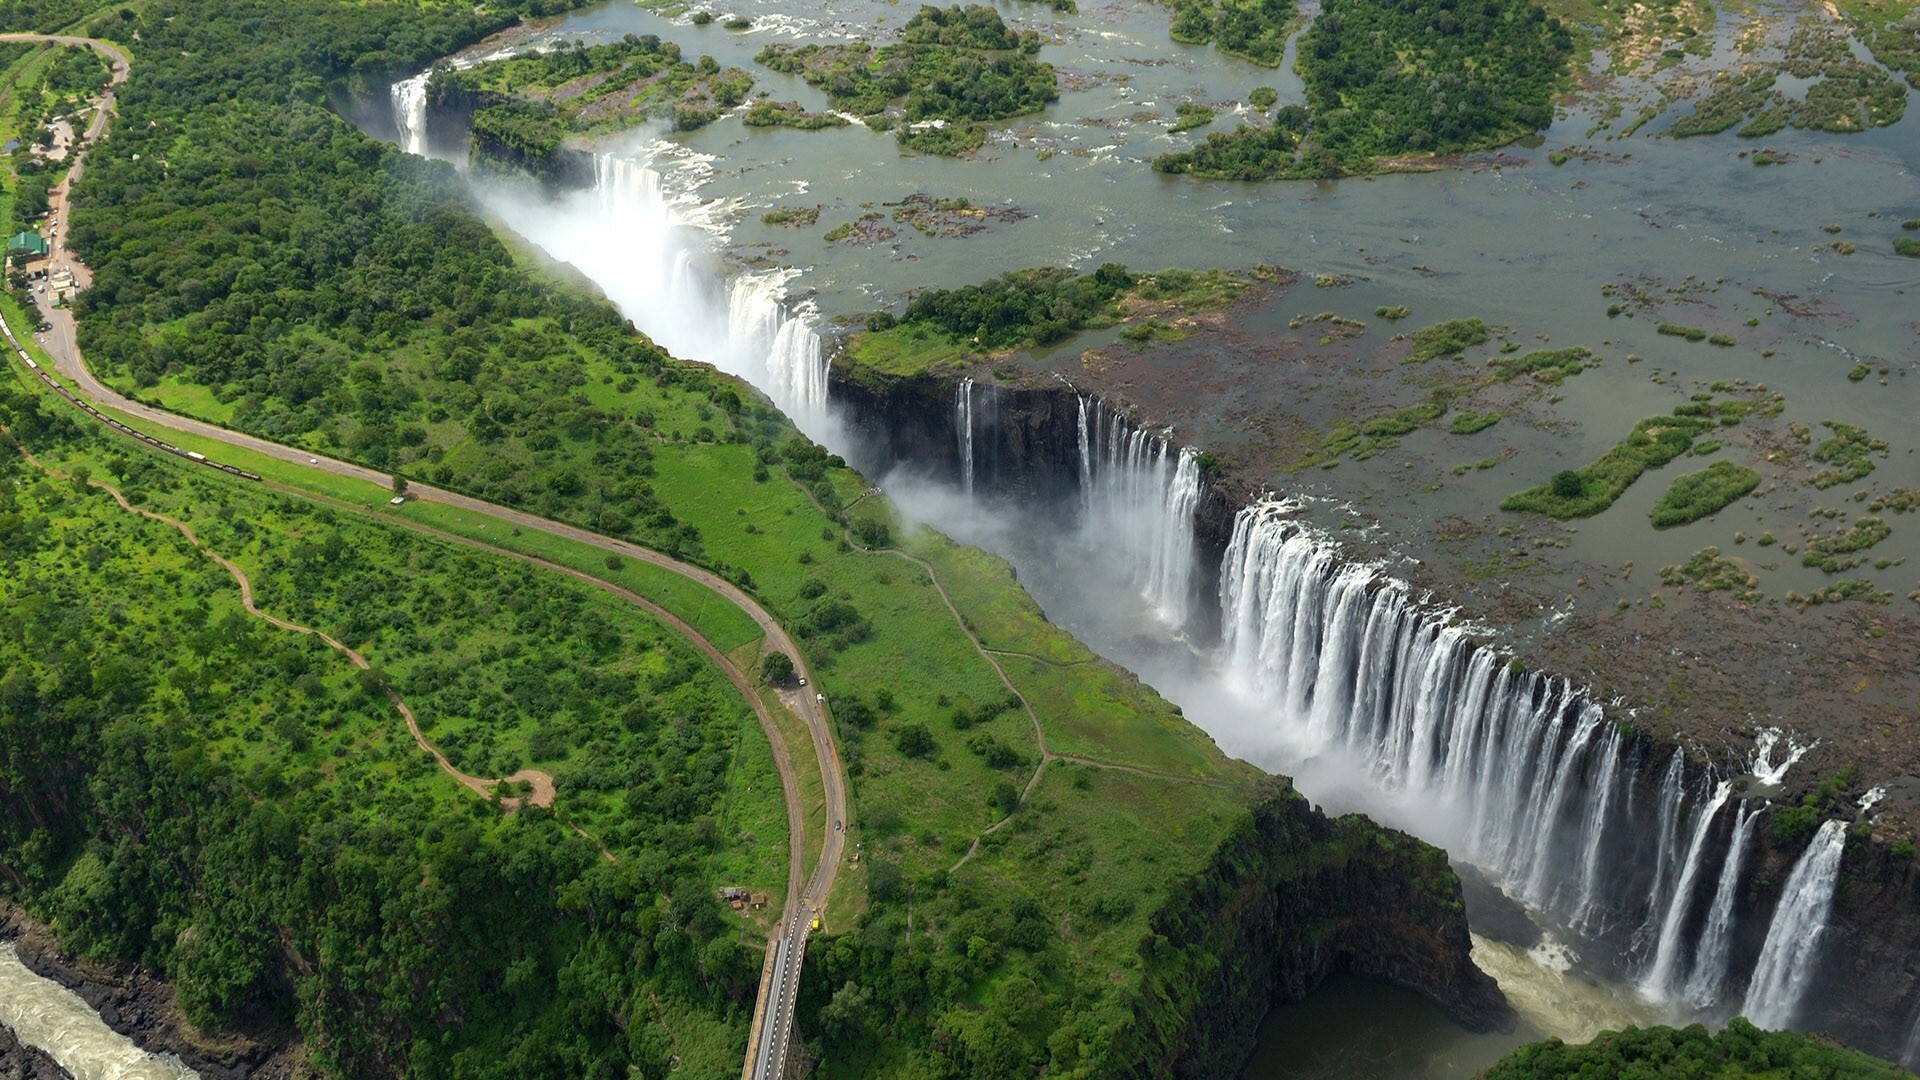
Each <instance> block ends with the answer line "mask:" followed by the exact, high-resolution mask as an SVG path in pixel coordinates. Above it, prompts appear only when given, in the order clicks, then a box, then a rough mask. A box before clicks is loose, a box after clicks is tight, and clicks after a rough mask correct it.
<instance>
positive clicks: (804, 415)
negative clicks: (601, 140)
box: [476, 143, 827, 432]
mask: <svg viewBox="0 0 1920 1080" xmlns="http://www.w3.org/2000/svg"><path fill="white" fill-rule="evenodd" d="M710 167H711V166H710V159H708V158H705V157H702V156H700V155H696V154H693V153H691V152H690V151H687V150H685V149H684V148H682V147H678V146H675V145H673V144H669V143H654V144H651V145H649V146H648V147H646V148H645V150H644V151H643V152H642V154H641V156H640V157H638V158H635V157H628V156H623V155H620V154H611V153H603V154H598V155H595V157H594V161H593V175H594V183H593V187H592V188H591V189H589V190H585V191H578V192H572V193H569V194H567V195H563V196H561V197H559V198H557V199H554V200H551V201H549V200H547V199H543V198H537V197H533V196H530V195H529V193H528V192H527V191H525V190H519V189H516V188H513V187H510V186H507V185H492V184H489V185H481V186H478V187H477V188H476V190H477V191H478V192H479V193H480V195H481V196H482V197H483V198H484V199H485V200H486V202H487V205H488V208H489V209H490V210H492V211H493V213H494V214H496V215H497V216H498V217H499V218H500V219H501V220H502V221H504V222H506V224H507V225H508V226H509V227H510V228H512V229H513V230H514V231H515V232H518V233H519V234H521V235H522V236H525V237H527V238H528V239H529V240H532V241H533V242H534V243H536V244H538V245H540V246H541V247H542V248H544V249H546V250H547V251H548V252H549V253H551V254H552V255H554V257H556V258H560V259H565V260H566V261H568V262H571V263H572V264H574V265H575V266H576V267H578V268H579V269H580V270H581V272H582V273H584V274H586V275H587V277H589V278H591V279H592V280H593V281H594V282H596V283H597V284H599V285H600V287H601V288H602V289H603V290H604V291H605V292H606V294H607V297H608V298H609V299H610V300H612V301H613V302H614V304H616V305H617V306H618V307H619V308H620V310H621V312H622V313H623V314H625V315H626V316H627V317H628V318H629V319H632V320H633V322H634V325H636V326H638V327H639V328H640V330H641V331H642V332H643V333H645V334H646V335H647V336H648V337H650V338H652V339H653V340H654V342H655V343H656V344H658V345H660V346H661V347H662V348H664V349H666V350H667V351H668V352H670V353H672V354H673V355H675V356H679V357H682V358H685V359H688V360H696V361H701V362H705V363H709V364H712V365H713V366H714V367H716V368H719V369H720V370H721V371H724V372H727V373H728V374H731V375H736V376H739V377H740V378H742V379H745V380H746V381H747V382H749V383H751V384H752V385H754V386H756V387H758V388H759V389H760V390H761V391H763V392H764V393H766V394H767V396H768V397H770V398H771V399H772V400H773V403H774V404H775V405H777V406H779V407H780V408H781V409H782V410H783V411H785V412H786V413H787V414H788V415H789V416H791V417H792V418H793V419H794V421H795V422H796V423H797V424H799V425H800V427H801V428H802V429H804V430H808V431H810V432H819V431H821V429H822V427H823V425H824V423H825V420H826V405H827V356H826V351H825V349H823V348H822V347H821V341H820V336H819V334H818V332H817V331H816V329H815V324H816V321H817V312H816V311H815V310H814V308H813V305H812V302H811V301H808V300H798V301H796V300H794V299H793V298H791V297H790V296H789V295H788V290H789V286H790V285H791V283H792V281H793V279H794V278H795V277H797V276H798V271H795V270H774V271H766V272H754V273H742V274H738V275H734V276H732V277H727V276H725V275H723V274H721V273H720V272H718V271H717V270H713V269H709V266H710V265H711V262H712V260H713V257H714V252H715V249H716V246H717V244H718V237H720V236H722V235H724V231H725V227H726V223H727V221H728V220H729V216H730V215H731V214H732V213H733V212H734V211H735V209H736V208H735V207H734V205H733V204H731V203H725V202H719V201H711V200H702V199H701V198H699V197H698V195H696V194H695V193H694V190H693V189H694V188H696V187H697V186H698V183H699V181H700V179H701V178H702V177H704V175H705V174H706V171H707V170H709V169H710Z"/></svg>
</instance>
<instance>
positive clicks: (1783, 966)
mask: <svg viewBox="0 0 1920 1080" xmlns="http://www.w3.org/2000/svg"><path fill="white" fill-rule="evenodd" d="M1846 849H1847V823H1846V822H1844V821H1838V820H1834V821H1828V822H1826V823H1825V824H1823V825H1821V826H1820V831H1819V832H1817V833H1815V834H1814V836H1813V840H1812V842H1811V843H1809V844H1808V845H1807V850H1806V851H1805V852H1804V853H1802V854H1801V856H1800V861H1798V862H1796V863H1794V864H1793V873H1792V874H1790V875H1788V877H1787V886H1786V888H1785V889H1784V890H1782V891H1781V893H1780V906H1779V907H1778V908H1777V909H1775V911H1774V913H1773V923H1772V925H1771V926H1769V927H1768V928H1767V940H1766V944H1764V945H1762V946H1761V947H1760V961H1759V963H1757V964H1755V965H1754V968H1753V981H1752V982H1751V983H1750V984H1749V985H1748V987H1747V1001H1746V1006H1745V1008H1744V1009H1743V1010H1742V1011H1744V1012H1745V1013H1746V1016H1747V1019H1749V1020H1751V1021H1753V1022H1754V1023H1755V1024H1756V1025H1758V1026H1760V1027H1763V1028H1784V1027H1786V1026H1787V1025H1788V1024H1791V1023H1792V1022H1793V1018H1794V1014H1795V1013H1796V1012H1798V1011H1799V1008H1800V998H1801V995H1803V994H1804V993H1806V989H1807V983H1808V982H1809V981H1810V979H1811V978H1812V975H1813V967H1814V959H1815V951H1816V950H1817V949H1818V948H1819V945H1820V938H1821V936H1822V935H1823V934H1824V933H1825V932H1826V928H1827V913H1828V912H1829V911H1831V910H1832V908H1833V888H1834V885H1835V884H1836V883H1837V882H1838V881H1839V880H1840V857H1841V856H1842V855H1844V854H1845V853H1846Z"/></svg>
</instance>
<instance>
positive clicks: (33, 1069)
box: [0, 1027, 73, 1080]
mask: <svg viewBox="0 0 1920 1080" xmlns="http://www.w3.org/2000/svg"><path fill="white" fill-rule="evenodd" d="M0 1077H5V1078H6V1080H73V1075H72V1074H71V1073H69V1072H67V1070H65V1069H63V1068H61V1067H60V1066H58V1065H56V1064H54V1061H53V1059H52V1058H50V1057H48V1056H47V1055H46V1054H44V1053H42V1052H41V1051H39V1050H37V1049H35V1048H34V1047H31V1046H28V1045H26V1044H25V1043H23V1042H21V1041H20V1040H19V1039H16V1038H14V1036H13V1032H11V1031H8V1030H7V1029H6V1028H4V1027H0Z"/></svg>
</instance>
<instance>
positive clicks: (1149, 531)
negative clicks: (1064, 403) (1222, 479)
mask: <svg viewBox="0 0 1920 1080" xmlns="http://www.w3.org/2000/svg"><path fill="white" fill-rule="evenodd" d="M1078 404H1079V416H1078V418H1077V421H1078V422H1077V436H1078V442H1079V451H1080V500H1081V509H1082V512H1083V514H1084V515H1085V521H1086V529H1085V535H1086V537H1087V539H1088V540H1089V541H1091V542H1093V543H1096V544H1098V545H1099V546H1102V547H1106V548H1109V549H1111V550H1113V552H1114V554H1115V555H1116V557H1117V558H1118V559H1119V561H1120V565H1121V566H1122V567H1123V568H1124V569H1125V570H1126V573H1127V576H1128V578H1129V579H1130V580H1131V582H1132V583H1133V585H1134V587H1135V588H1136V589H1138V590H1139V591H1140V594H1141V595H1142V596H1143V597H1145V598H1146V600H1147V601H1148V602H1149V603H1151V604H1152V605H1153V606H1154V608H1155V609H1156V610H1157V611H1158V612H1159V613H1160V615H1161V617H1162V618H1164V619H1165V620H1166V621H1167V622H1168V623H1170V624H1172V625H1174V626H1176V627H1181V626H1184V625H1185V624H1186V622H1187V620H1188V618H1189V617H1191V615H1192V606H1193V600H1194V589H1195V585H1194V580H1195V573H1194V571H1195V569H1196V565H1195V548H1194V532H1193V515H1194V512H1195V511H1196V510H1197V509H1198V508H1199V506H1200V498H1201V496H1202V494H1203V493H1204V490H1205V489H1204V486H1203V483H1202V480H1201V477H1200V460H1199V458H1200V455H1199V451H1197V450H1196V449H1194V448H1193V447H1179V448H1176V447H1175V446H1174V445H1173V443H1172V441H1171V440H1170V439H1169V438H1168V435H1167V433H1156V432H1150V431H1147V430H1145V429H1143V428H1137V427H1135V426H1133V425H1132V424H1131V423H1129V422H1128V421H1127V420H1126V418H1125V417H1123V416H1120V415H1118V414H1116V413H1113V412H1111V411H1109V410H1108V409H1106V408H1105V407H1104V406H1102V405H1101V403H1100V402H1099V400H1098V399H1089V398H1087V397H1084V396H1082V397H1080V398H1079V401H1078Z"/></svg>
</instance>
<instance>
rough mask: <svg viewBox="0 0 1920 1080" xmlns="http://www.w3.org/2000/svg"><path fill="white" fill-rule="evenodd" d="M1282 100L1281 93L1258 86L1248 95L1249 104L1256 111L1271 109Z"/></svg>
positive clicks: (1271, 88)
mask: <svg viewBox="0 0 1920 1080" xmlns="http://www.w3.org/2000/svg"><path fill="white" fill-rule="evenodd" d="M1279 100H1280V92H1279V91H1278V90H1275V89H1274V88H1273V87H1271V86H1256V87H1254V88H1253V93H1251V94H1248V95H1247V104H1249V105H1251V106H1253V107H1254V108H1256V109H1271V108H1273V106H1274V103H1275V102H1277V101H1279Z"/></svg>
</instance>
